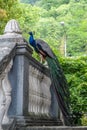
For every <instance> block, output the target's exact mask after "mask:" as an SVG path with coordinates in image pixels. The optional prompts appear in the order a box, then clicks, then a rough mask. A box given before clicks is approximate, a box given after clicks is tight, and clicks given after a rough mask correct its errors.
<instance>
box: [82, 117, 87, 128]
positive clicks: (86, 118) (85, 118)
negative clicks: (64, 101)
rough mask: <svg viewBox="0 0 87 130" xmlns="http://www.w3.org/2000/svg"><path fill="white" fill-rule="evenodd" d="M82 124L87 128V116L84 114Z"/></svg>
mask: <svg viewBox="0 0 87 130" xmlns="http://www.w3.org/2000/svg"><path fill="white" fill-rule="evenodd" d="M81 123H82V125H83V126H87V115H86V114H84V115H83V116H82V118H81Z"/></svg>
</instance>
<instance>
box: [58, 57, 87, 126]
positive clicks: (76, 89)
mask: <svg viewBox="0 0 87 130" xmlns="http://www.w3.org/2000/svg"><path fill="white" fill-rule="evenodd" d="M60 62H61V65H62V67H63V70H64V73H65V75H66V78H67V81H68V85H69V88H70V98H71V110H72V113H73V114H74V115H75V116H76V117H75V118H74V121H75V122H74V123H75V124H79V125H81V122H82V120H84V119H83V117H82V115H83V113H86V112H87V57H86V56H84V57H77V58H75V57H72V58H66V59H63V58H60ZM81 117H82V119H81ZM82 124H83V125H84V123H82Z"/></svg>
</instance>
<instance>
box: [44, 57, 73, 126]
mask: <svg viewBox="0 0 87 130" xmlns="http://www.w3.org/2000/svg"><path fill="white" fill-rule="evenodd" d="M46 60H47V62H48V66H49V69H50V74H51V80H52V83H53V87H54V90H55V93H56V97H57V101H58V104H59V107H60V109H61V111H62V114H63V117H64V122H65V125H72V124H71V122H72V121H71V112H70V105H69V104H70V103H69V102H70V100H69V99H70V94H69V88H68V85H67V81H66V78H65V76H64V74H63V70H62V68H61V66H60V64H59V61H58V59H57V57H56V56H55V58H50V57H47V58H46Z"/></svg>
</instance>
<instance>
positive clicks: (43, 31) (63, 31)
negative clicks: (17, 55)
mask: <svg viewBox="0 0 87 130" xmlns="http://www.w3.org/2000/svg"><path fill="white" fill-rule="evenodd" d="M10 19H16V20H17V21H18V22H19V24H20V28H21V30H22V32H23V37H25V38H26V39H27V40H28V34H27V33H28V32H29V31H34V32H35V38H41V39H43V40H45V41H46V42H47V43H48V44H49V45H50V47H51V48H52V50H53V51H54V52H55V54H56V55H57V57H58V59H59V61H60V63H61V66H62V68H63V70H64V73H65V76H66V78H67V81H68V84H69V88H70V94H71V96H70V97H71V101H70V103H71V109H72V113H73V115H75V120H74V121H75V124H77V125H87V0H0V35H1V34H3V32H4V28H5V25H6V23H7V22H8V21H9V20H10ZM65 43H66V57H65V53H64V51H65V46H64V45H65ZM34 57H35V58H36V59H38V56H37V55H36V53H34Z"/></svg>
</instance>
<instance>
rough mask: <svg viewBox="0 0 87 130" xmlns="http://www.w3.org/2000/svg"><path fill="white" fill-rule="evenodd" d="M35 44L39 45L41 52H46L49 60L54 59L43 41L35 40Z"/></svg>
mask: <svg viewBox="0 0 87 130" xmlns="http://www.w3.org/2000/svg"><path fill="white" fill-rule="evenodd" d="M36 44H37V45H40V46H41V48H42V50H43V51H44V52H46V53H47V54H48V55H49V56H50V57H51V58H54V57H55V56H54V54H53V52H52V50H51V48H50V47H49V45H48V44H47V43H46V42H45V41H43V40H41V39H36Z"/></svg>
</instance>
